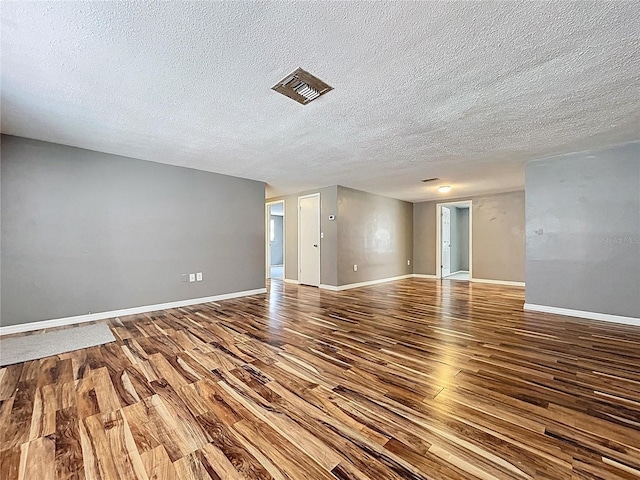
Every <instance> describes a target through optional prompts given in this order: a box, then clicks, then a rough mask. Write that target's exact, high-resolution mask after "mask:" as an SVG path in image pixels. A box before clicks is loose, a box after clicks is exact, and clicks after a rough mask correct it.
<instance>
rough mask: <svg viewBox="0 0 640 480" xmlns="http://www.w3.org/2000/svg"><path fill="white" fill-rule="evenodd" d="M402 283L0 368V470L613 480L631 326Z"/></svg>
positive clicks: (167, 328) (166, 325)
mask: <svg viewBox="0 0 640 480" xmlns="http://www.w3.org/2000/svg"><path fill="white" fill-rule="evenodd" d="M522 304H523V289H522V288H519V287H502V286H495V285H486V284H473V283H471V284H469V283H467V282H456V281H442V282H438V281H435V280H421V279H413V280H402V281H397V282H393V283H388V284H382V285H377V286H373V287H367V288H361V289H356V290H348V291H344V292H329V291H325V290H318V289H315V288H311V287H297V286H294V285H289V284H282V283H281V282H273V285H272V286H271V288H270V292H269V293H268V294H266V295H258V296H255V297H247V298H242V299H236V300H227V301H223V302H220V303H216V304H213V303H212V304H207V305H198V306H194V307H186V308H180V309H174V310H166V311H161V312H154V313H151V314H143V315H136V316H132V317H127V318H124V317H123V318H121V319H119V320H112V321H111V323H110V324H111V327H112V330H113V332H114V334H115V336H116V338H117V339H118V341H117V342H116V343H111V344H108V345H104V346H101V347H94V348H89V349H85V350H80V351H76V352H72V353H68V354H64V355H60V356H58V357H50V358H45V359H42V360H36V361H32V362H28V363H24V364H18V365H12V366H9V367H7V368H4V369H1V370H0V401H1V402H2V403H1V406H0V450H1V452H0V460H1V462H2V464H1V470H0V471H1V478H2V479H3V480H10V479H18V478H19V479H29V480H31V479H34V480H46V479H54V478H87V479H98V478H102V479H109V480H111V479H136V478H137V479H147V478H148V479H159V480H171V479H199V480H200V479H205V480H208V479H210V478H211V479H223V480H226V479H231V480H234V479H271V478H273V479H311V480H322V479H336V478H337V479H340V480H346V479H365V480H366V479H370V480H383V479H427V478H428V479H471V478H481V479H491V478H496V479H507V478H515V479H527V478H548V479H573V478H602V479H605V478H606V479H617V478H620V479H623V478H624V479H630V478H638V477H639V476H640V328H637V327H630V326H623V325H616V324H605V323H599V322H594V321H587V320H584V321H581V320H578V319H572V318H568V317H560V316H552V315H546V314H538V313H523V311H522Z"/></svg>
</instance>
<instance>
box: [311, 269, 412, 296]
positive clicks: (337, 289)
mask: <svg viewBox="0 0 640 480" xmlns="http://www.w3.org/2000/svg"><path fill="white" fill-rule="evenodd" d="M405 278H413V273H409V274H407V275H400V276H397V277H387V278H380V279H378V280H368V281H366V282H358V283H348V284H346V285H339V286H337V287H336V286H335V285H323V284H321V285H320V288H323V289H325V290H331V291H334V292H341V291H342V290H349V289H351V288H360V287H368V286H370V285H378V284H379V283H387V282H393V281H394V280H403V279H405Z"/></svg>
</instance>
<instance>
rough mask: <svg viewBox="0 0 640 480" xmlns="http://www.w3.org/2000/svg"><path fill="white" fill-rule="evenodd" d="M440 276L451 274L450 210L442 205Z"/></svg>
mask: <svg viewBox="0 0 640 480" xmlns="http://www.w3.org/2000/svg"><path fill="white" fill-rule="evenodd" d="M441 268H442V276H443V277H446V276H447V275H451V211H450V210H449V208H448V207H442V267H441Z"/></svg>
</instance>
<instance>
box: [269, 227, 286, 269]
mask: <svg viewBox="0 0 640 480" xmlns="http://www.w3.org/2000/svg"><path fill="white" fill-rule="evenodd" d="M282 218H283V217H282V215H270V216H269V220H273V223H274V231H273V233H274V235H273V242H271V265H282V260H283V256H282V255H283V252H284V250H283V248H284V244H283V242H284V230H283V228H282V227H283V224H282Z"/></svg>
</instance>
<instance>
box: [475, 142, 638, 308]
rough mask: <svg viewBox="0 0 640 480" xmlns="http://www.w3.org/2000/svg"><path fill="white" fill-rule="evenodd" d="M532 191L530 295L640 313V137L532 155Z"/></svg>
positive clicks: (546, 301)
mask: <svg viewBox="0 0 640 480" xmlns="http://www.w3.org/2000/svg"><path fill="white" fill-rule="evenodd" d="M526 193H527V223H526V232H527V234H526V238H527V265H526V267H527V292H526V296H527V303H531V304H537V305H545V306H552V307H561V308H568V309H573V310H582V311H588V312H598V313H606V314H612V315H622V316H628V317H636V318H640V143H633V144H627V145H624V146H619V147H613V148H608V149H603V150H599V151H591V152H585V153H576V154H571V155H564V156H561V157H556V158H553V159H547V160H542V161H535V162H530V163H529V164H527V166H526ZM474 220H475V218H474Z"/></svg>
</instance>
